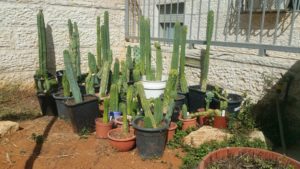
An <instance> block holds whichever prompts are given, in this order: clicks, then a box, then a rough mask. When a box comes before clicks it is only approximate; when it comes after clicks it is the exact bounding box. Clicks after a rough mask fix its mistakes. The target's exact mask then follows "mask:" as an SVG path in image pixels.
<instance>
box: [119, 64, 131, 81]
mask: <svg viewBox="0 0 300 169" xmlns="http://www.w3.org/2000/svg"><path fill="white" fill-rule="evenodd" d="M121 72H122V76H121V78H122V79H121V80H122V83H127V81H128V80H129V78H128V76H129V70H128V66H127V63H126V62H125V61H124V60H122V61H121Z"/></svg>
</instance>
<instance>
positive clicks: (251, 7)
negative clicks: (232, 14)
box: [246, 0, 253, 42]
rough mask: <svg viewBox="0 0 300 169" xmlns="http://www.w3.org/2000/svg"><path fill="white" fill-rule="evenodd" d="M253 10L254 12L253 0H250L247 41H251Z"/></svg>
mask: <svg viewBox="0 0 300 169" xmlns="http://www.w3.org/2000/svg"><path fill="white" fill-rule="evenodd" d="M252 12H253V0H250V13H249V22H248V31H247V37H246V42H249V39H250V33H251V25H252Z"/></svg>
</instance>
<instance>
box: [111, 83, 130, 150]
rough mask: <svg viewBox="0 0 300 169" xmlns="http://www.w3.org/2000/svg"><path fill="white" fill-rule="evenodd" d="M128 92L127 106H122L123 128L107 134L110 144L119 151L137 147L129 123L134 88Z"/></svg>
mask: <svg viewBox="0 0 300 169" xmlns="http://www.w3.org/2000/svg"><path fill="white" fill-rule="evenodd" d="M127 92H128V97H127V103H126V104H127V106H126V105H125V103H123V104H121V105H120V107H121V109H122V113H123V118H122V119H123V122H122V127H121V128H116V129H113V130H110V131H109V132H108V134H107V136H108V138H109V140H110V144H111V145H112V146H113V147H114V148H115V149H117V150H118V151H129V150H131V149H132V148H133V147H134V146H135V135H134V132H133V130H132V129H130V128H129V122H128V119H127V111H131V109H130V107H131V104H132V102H131V101H132V96H133V86H130V87H129V88H128V90H127ZM126 107H128V109H126Z"/></svg>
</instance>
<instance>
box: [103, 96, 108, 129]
mask: <svg viewBox="0 0 300 169" xmlns="http://www.w3.org/2000/svg"><path fill="white" fill-rule="evenodd" d="M108 114H109V98H105V99H104V111H103V119H102V120H103V123H104V124H107V123H108V122H109V117H108Z"/></svg>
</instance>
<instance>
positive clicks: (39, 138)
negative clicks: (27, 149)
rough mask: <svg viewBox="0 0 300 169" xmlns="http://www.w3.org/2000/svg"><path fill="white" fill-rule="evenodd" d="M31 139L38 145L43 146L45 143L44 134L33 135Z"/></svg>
mask: <svg viewBox="0 0 300 169" xmlns="http://www.w3.org/2000/svg"><path fill="white" fill-rule="evenodd" d="M31 139H32V140H34V141H35V143H36V144H43V143H44V141H45V138H44V136H43V135H42V134H36V133H32V134H31Z"/></svg>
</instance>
